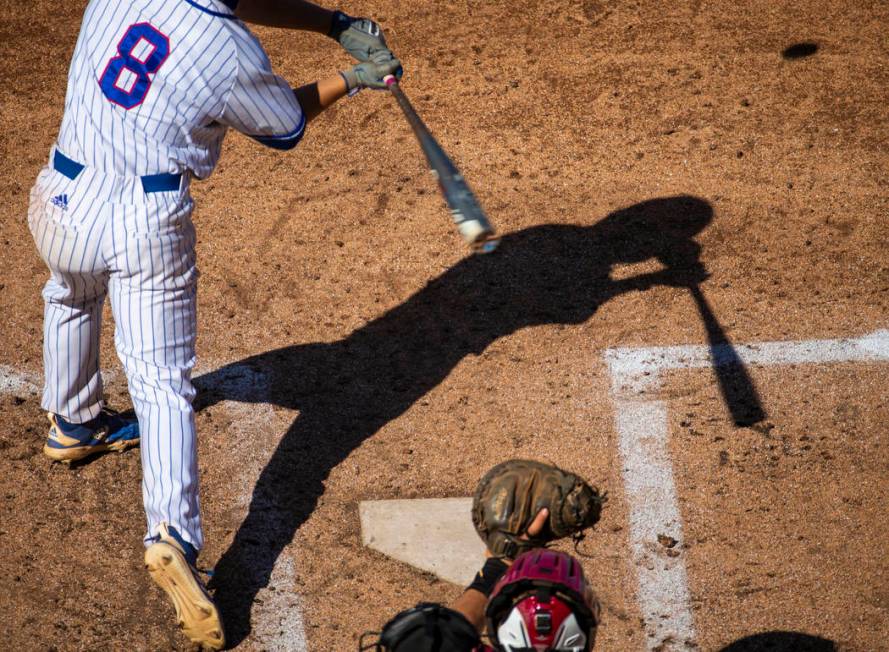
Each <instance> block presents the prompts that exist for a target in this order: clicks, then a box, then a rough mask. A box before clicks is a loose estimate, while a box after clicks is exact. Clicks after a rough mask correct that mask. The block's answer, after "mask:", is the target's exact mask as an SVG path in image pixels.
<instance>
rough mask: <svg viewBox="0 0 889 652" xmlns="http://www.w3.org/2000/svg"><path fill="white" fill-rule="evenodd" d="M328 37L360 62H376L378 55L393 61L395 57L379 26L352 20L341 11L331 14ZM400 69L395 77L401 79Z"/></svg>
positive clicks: (362, 19)
mask: <svg viewBox="0 0 889 652" xmlns="http://www.w3.org/2000/svg"><path fill="white" fill-rule="evenodd" d="M328 36H330V38H332V39H333V40H335V41H336V42H337V43H339V44H340V45H342V46H343V49H344V50H345V51H346V52H348V53H349V54H351V55H352V56H353V57H354V58H355V59H357V60H358V61H361V62H368V61H374V60H377V56H378V55H382V54H386V55H387V57H388V58H390V59H394V58H395V55H394V54H392V50H390V49H389V46H388V45H386V37H385V36H384V35H383V30H382V29H381V28H380V26H379V24H378V23H376V22H374V21H372V20H371V19H369V18H352V17H351V16H348V15H346V14H344V13H343V12H342V11H336V12H334V14H333V20H332V21H331V23H330V32H329V33H328ZM401 73H402V71H401V69H400V68H399V69H398V71H396V73H393V74H395V76H396V77H397V78H398V79H401Z"/></svg>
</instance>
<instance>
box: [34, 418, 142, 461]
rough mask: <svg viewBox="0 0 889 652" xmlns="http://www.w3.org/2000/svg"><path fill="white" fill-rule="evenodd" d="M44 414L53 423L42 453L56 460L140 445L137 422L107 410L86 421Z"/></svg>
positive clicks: (68, 459)
mask: <svg viewBox="0 0 889 652" xmlns="http://www.w3.org/2000/svg"><path fill="white" fill-rule="evenodd" d="M47 417H49V422H50V424H52V425H51V426H50V428H49V436H47V438H46V444H45V445H44V446H43V452H44V453H45V454H46V455H47V457H49V458H51V459H52V460H55V461H56V462H76V461H77V460H82V459H84V458H86V457H89V456H90V455H96V454H98V453H104V452H106V451H123V450H126V449H128V448H131V447H133V446H136V445H138V444H139V422H138V421H136V420H135V419H127V418H124V417H122V416H120V415H119V414H117V413H116V412H112V411H111V410H108V409H103V410H102V412H101V414H99V416H97V417H96V418H95V419H92V420H90V421H87V422H86V423H68V422H67V421H65V420H64V419H63V418H62V417H60V416H58V415H57V414H52V413H51V412H50V413H48V414H47Z"/></svg>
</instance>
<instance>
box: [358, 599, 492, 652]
mask: <svg viewBox="0 0 889 652" xmlns="http://www.w3.org/2000/svg"><path fill="white" fill-rule="evenodd" d="M373 635H374V634H371V636H373ZM366 636H367V634H365V635H363V636H362V637H361V640H360V641H359V643H358V650H359V652H361V651H362V650H376V651H377V652H380V651H383V652H472V651H473V650H475V649H476V646H478V645H480V644H481V641H480V640H479V636H478V632H477V631H476V630H475V627H473V626H472V624H471V623H470V622H469V621H468V620H466V617H465V616H464V615H463V614H461V613H459V612H457V611H454V610H453V609H448V608H447V607H443V606H441V605H440V604H433V603H431V602H421V603H419V604H418V605H417V606H416V607H412V608H411V609H407V610H406V611H402V612H401V613H400V614H398V615H397V616H395V617H394V618H393V619H392V620H390V621H389V622H388V623H386V624H385V626H384V627H383V631H382V632H380V634H379V638H378V640H375V641H371V642H370V643H368V644H365V643H364V639H365V637H366Z"/></svg>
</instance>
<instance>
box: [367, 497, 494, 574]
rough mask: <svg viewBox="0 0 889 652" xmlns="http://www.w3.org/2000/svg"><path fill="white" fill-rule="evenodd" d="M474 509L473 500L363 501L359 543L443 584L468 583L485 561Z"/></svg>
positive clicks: (483, 546) (483, 547)
mask: <svg viewBox="0 0 889 652" xmlns="http://www.w3.org/2000/svg"><path fill="white" fill-rule="evenodd" d="M471 510H472V498H423V499H416V500H369V501H362V502H361V503H359V504H358V514H359V516H360V518H361V541H362V543H364V545H366V546H367V547H369V548H373V549H374V550H377V551H379V552H381V553H383V554H384V555H387V556H389V557H392V558H393V559H397V560H398V561H403V562H404V563H406V564H410V565H411V566H414V567H416V568H419V569H421V570H424V571H428V572H430V573H434V574H435V575H437V576H438V577H440V578H441V579H443V580H447V581H448V582H453V583H454V584H460V585H466V584H469V583H470V582H471V581H472V578H474V577H475V574H476V573H477V572H478V569H479V568H481V565H482V563H483V562H484V558H485V544H484V543H482V541H481V539H479V536H478V534H476V532H475V528H473V526H472V516H471Z"/></svg>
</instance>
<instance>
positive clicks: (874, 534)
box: [0, 0, 889, 652]
mask: <svg viewBox="0 0 889 652" xmlns="http://www.w3.org/2000/svg"><path fill="white" fill-rule="evenodd" d="M170 1H178V0H170ZM84 5H85V2H83V1H82V0H81V1H80V2H75V3H69V4H63V3H54V2H53V3H51V2H48V1H47V0H35V1H34V2H28V3H21V4H18V5H16V6H13V3H11V2H0V60H2V61H3V64H2V66H0V127H2V128H0V152H2V160H3V163H4V166H3V171H2V174H0V197H2V198H3V202H2V204H0V226H2V231H3V235H2V239H0V253H2V256H3V259H4V270H3V272H2V274H0V314H3V316H4V317H3V320H2V331H0V333H2V337H0V423H2V428H0V496H2V497H3V510H2V517H0V640H2V641H3V642H4V645H3V648H4V649H19V650H50V649H54V650H98V649H103V650H104V649H114V650H160V649H186V648H185V644H184V642H183V640H182V638H181V637H180V636H179V635H178V633H177V632H175V631H174V629H173V617H172V613H171V611H172V610H171V608H170V607H169V605H168V604H167V602H166V600H165V598H164V597H163V596H162V595H161V594H160V592H159V591H158V590H157V589H156V588H155V587H154V585H153V584H152V583H151V582H150V581H149V578H148V576H147V574H146V573H145V572H144V571H143V570H142V568H141V554H142V549H141V537H142V533H143V528H144V515H143V513H142V507H141V496H140V473H141V471H140V465H139V458H138V455H137V454H134V453H128V454H125V455H108V456H104V457H101V458H99V459H97V460H95V461H94V462H92V463H90V464H86V465H83V466H80V467H75V468H74V469H68V468H65V467H62V466H53V465H51V464H50V463H49V462H48V461H47V460H46V459H45V458H44V457H43V455H42V454H41V452H40V448H41V446H42V442H43V437H44V436H45V430H44V428H45V425H46V422H45V418H44V417H43V416H42V414H41V410H40V406H39V394H38V393H37V390H36V385H39V383H40V374H41V348H40V347H41V323H42V302H41V299H40V288H41V285H42V283H43V282H44V281H45V278H46V271H45V268H44V266H43V264H42V263H41V261H40V259H39V258H38V256H37V253H36V251H35V249H34V247H33V244H32V241H31V238H30V235H29V234H28V229H27V225H26V211H27V198H28V189H29V188H30V186H31V184H32V183H33V180H34V178H35V176H36V174H37V171H38V170H39V168H40V166H41V165H42V164H43V163H44V162H45V160H46V157H47V154H48V152H49V148H50V146H51V145H52V142H53V139H54V137H55V135H56V132H57V128H58V124H59V120H60V117H61V111H62V107H63V101H64V92H65V80H66V72H67V65H68V59H69V56H70V53H71V51H72V50H73V46H74V42H75V39H76V35H77V26H78V25H79V21H80V15H81V13H82V10H83V6H84ZM674 5H676V6H674ZM344 9H345V10H347V11H351V12H353V13H357V14H369V15H373V16H375V17H377V18H378V19H379V20H380V21H381V22H382V23H383V24H384V26H385V27H387V28H388V30H389V34H390V37H389V40H390V43H391V45H392V46H393V49H394V50H395V51H396V52H397V53H398V54H399V55H400V56H401V57H402V59H403V61H404V63H405V68H406V77H405V79H404V83H403V87H404V90H405V91H406V93H408V95H409V96H410V97H411V99H412V101H413V102H414V104H415V105H416V108H417V110H418V111H419V112H420V114H421V115H422V116H423V117H424V118H425V120H426V121H427V122H428V124H429V125H430V127H431V128H432V130H433V131H434V133H435V134H436V135H437V136H438V137H439V140H440V141H441V143H442V144H443V146H444V147H445V149H447V150H448V152H450V153H451V154H452V155H453V157H454V158H455V160H456V162H457V163H458V165H459V166H460V167H461V169H462V171H463V172H464V174H465V176H466V177H467V179H468V180H469V181H470V183H471V184H472V185H473V186H474V189H475V190H476V192H477V195H478V196H479V198H480V200H481V201H482V203H483V204H484V205H485V207H486V208H487V209H488V212H489V213H490V216H491V218H492V220H493V221H494V222H496V224H497V225H498V226H499V227H500V229H501V230H502V231H503V232H504V234H505V235H504V238H503V243H502V245H501V249H500V251H498V252H497V253H496V254H494V255H492V256H489V257H484V258H467V257H466V251H465V249H464V248H463V247H462V246H461V244H460V242H459V240H458V238H457V236H456V235H455V233H454V230H453V227H452V226H451V224H450V218H449V216H448V215H447V212H446V211H445V210H444V208H443V206H442V202H441V200H440V198H439V195H438V193H437V191H436V189H435V186H434V182H433V180H432V179H431V177H430V176H429V175H428V173H427V172H426V171H425V168H424V163H423V160H422V155H421V153H420V151H419V149H418V147H417V145H416V143H415V141H414V139H413V137H412V135H411V133H410V131H409V128H408V127H407V125H406V124H405V123H404V120H403V118H402V117H401V115H400V114H399V112H398V111H397V108H396V106H395V104H394V102H393V100H392V98H391V97H388V96H387V95H386V94H385V93H377V94H374V93H370V92H365V93H362V94H360V95H359V96H358V97H357V98H353V99H351V100H348V101H343V102H341V103H340V104H339V105H338V106H336V107H335V108H334V109H332V110H330V111H329V112H328V113H327V114H326V115H324V116H322V117H321V118H319V119H318V120H317V121H315V122H313V123H312V124H311V125H310V126H309V128H308V131H307V134H306V138H305V140H304V141H303V143H301V144H300V146H299V147H298V148H297V149H296V150H295V151H293V152H290V153H285V154H282V153H280V152H276V151H273V150H269V149H265V148H262V147H261V146H260V145H258V144H256V143H254V142H252V141H250V140H248V139H246V138H243V137H241V136H238V135H234V134H233V135H231V136H230V137H229V138H228V140H227V141H226V146H225V151H224V154H223V157H222V161H221V164H220V166H219V168H218V169H217V171H216V173H215V174H214V175H213V177H212V178H211V179H210V180H208V181H206V182H203V183H198V184H195V186H194V194H195V198H196V201H197V205H198V208H197V211H196V213H195V222H196V225H197V229H198V236H199V245H198V257H199V266H200V268H201V271H202V279H201V284H200V292H199V339H198V353H199V357H200V363H199V373H198V374H197V377H198V380H197V384H198V386H199V390H200V395H199V398H198V408H199V413H198V429H199V437H200V456H201V457H200V468H201V473H202V484H201V488H202V497H201V500H202V506H203V511H204V519H205V528H206V540H207V548H206V549H205V551H204V553H203V555H202V559H203V561H204V563H205V564H207V565H215V566H216V576H215V580H214V584H215V586H216V590H217V596H218V598H219V600H220V602H221V605H222V607H223V609H224V611H225V614H226V618H227V622H228V625H229V630H230V632H229V633H230V635H231V637H232V638H233V640H234V641H235V642H236V643H238V644H239V645H240V648H239V649H244V650H261V649H284V648H285V647H288V646H289V647H291V648H295V649H299V648H300V647H302V646H303V643H302V642H301V641H302V640H303V639H306V640H307V641H308V643H307V646H308V649H310V650H312V651H313V652H314V651H316V650H317V651H319V652H320V651H328V650H338V651H339V650H351V649H354V648H355V645H356V642H357V640H358V636H359V634H360V633H361V632H362V631H365V630H368V629H374V628H378V627H379V626H380V624H381V623H382V622H384V621H385V620H387V618H388V617H389V616H391V615H392V614H394V613H395V612H396V611H398V610H400V609H402V608H404V607H407V606H410V605H412V604H414V603H415V602H417V601H419V600H434V601H443V600H450V599H453V598H454V597H456V596H457V595H458V594H459V592H460V587H457V586H454V585H451V584H448V583H446V582H443V581H441V580H438V579H436V578H435V577H434V576H431V575H428V574H425V573H422V572H419V571H416V570H414V569H412V568H411V567H409V566H407V565H404V564H401V563H399V562H396V561H393V560H391V559H388V558H385V557H383V556H382V555H379V554H377V553H375V552H372V551H370V550H368V549H366V548H363V547H362V546H361V543H360V542H361V538H360V532H359V521H358V515H357V505H358V501H360V500H368V499H385V498H415V497H416V498H419V497H443V496H466V495H469V494H470V493H471V491H472V489H473V487H474V485H475V482H476V481H477V479H478V478H479V477H480V476H481V475H482V473H483V472H484V471H485V470H486V469H487V468H489V467H490V466H492V465H493V464H495V463H497V462H499V461H501V460H503V459H504V458H507V457H532V458H538V459H543V460H549V461H552V462H554V463H557V464H560V465H563V466H566V467H568V468H571V469H572V470H574V471H577V472H579V473H581V474H583V475H584V476H586V477H588V478H590V479H591V480H593V481H594V482H595V483H597V484H599V485H601V486H603V487H605V488H607V489H608V490H609V491H610V493H611V497H612V498H611V501H610V502H609V504H608V506H607V509H606V510H605V514H604V516H603V520H602V523H601V525H600V526H598V528H597V532H596V534H595V535H594V536H593V537H591V538H590V539H589V540H587V541H586V542H585V543H584V544H583V547H582V550H583V551H584V552H585V553H587V554H588V555H589V557H587V558H585V560H584V566H585V568H586V570H587V572H588V574H589V576H590V577H591V579H592V580H593V582H594V584H595V586H596V588H597V591H598V593H599V594H600V597H601V598H602V600H603V604H604V607H605V609H604V623H603V626H602V628H601V630H600V635H599V639H598V641H599V645H598V646H597V649H602V650H637V649H644V648H646V647H648V648H651V649H657V646H658V645H659V646H661V647H660V648H659V649H662V650H674V649H675V650H682V649H692V648H694V647H695V646H697V648H698V649H702V650H721V649H723V648H726V649H727V650H730V651H731V652H739V651H741V650H745V651H750V650H760V649H763V650H765V649H769V650H797V649H811V650H819V651H820V650H830V649H840V650H845V651H852V650H854V651H860V652H869V651H874V650H889V644H887V643H886V640H887V635H889V626H887V623H889V574H887V572H889V571H887V563H886V560H887V559H889V547H887V543H886V537H885V531H884V530H885V526H884V524H885V523H886V522H889V505H887V503H886V500H885V496H886V492H885V485H886V482H887V479H889V439H887V429H886V425H885V424H886V423H887V421H889V400H887V398H889V396H887V390H886V386H887V383H886V379H887V373H889V367H887V366H886V365H885V364H872V365H866V366H865V365H860V364H856V363H839V364H818V365H808V366H804V365H797V366H784V367H768V368H765V367H763V368H759V367H750V368H747V369H743V368H742V369H735V370H734V371H735V374H734V376H733V377H732V378H731V379H728V380H727V381H726V383H725V384H724V385H720V380H719V377H718V374H717V373H714V372H713V371H711V370H707V369H704V370H696V371H692V370H683V371H676V372H671V373H670V374H669V378H667V379H666V380H664V381H663V383H662V387H661V398H662V400H663V401H664V402H665V403H666V404H667V405H668V423H667V426H666V427H667V429H668V433H669V442H670V443H669V453H670V456H671V457H672V463H673V469H674V474H675V482H676V492H677V496H678V501H679V506H680V509H681V513H682V519H683V522H684V526H685V527H684V540H683V541H681V542H679V545H678V547H677V550H681V551H682V553H681V554H682V555H684V560H685V564H686V567H687V572H688V589H689V593H690V596H691V613H692V615H693V618H694V632H695V636H694V639H693V640H690V641H682V640H672V639H671V640H659V641H653V640H652V639H651V638H650V637H649V636H647V634H646V625H645V622H643V613H642V611H640V606H639V605H640V600H639V598H640V596H639V593H640V590H639V586H638V584H637V570H638V569H637V567H636V562H635V561H634V559H633V557H632V555H631V554H630V546H629V540H630V532H629V527H628V522H629V514H630V510H631V506H630V504H629V501H628V498H627V495H626V491H625V488H624V479H623V468H622V464H623V463H622V458H621V457H620V455H619V453H618V445H619V436H618V432H617V428H616V426H615V403H614V400H613V397H612V386H611V377H610V375H609V370H608V367H607V365H606V363H605V361H604V359H603V353H604V352H605V351H606V350H607V349H610V348H614V347H630V346H639V347H648V346H663V345H679V344H708V343H712V342H721V343H723V344H724V343H726V342H728V343H735V344H743V343H749V342H761V341H781V340H809V339H821V338H845V337H853V336H854V337H858V336H862V335H866V334H868V333H872V332H874V331H877V330H879V329H885V328H887V327H889V310H887V308H889V253H887V252H889V220H887V217H889V192H887V188H889V136H887V131H886V125H887V124H889V109H887V107H889V39H887V36H886V25H887V24H889V5H887V3H885V2H878V1H872V2H866V1H861V2H854V3H840V2H827V1H825V0H808V1H805V0H804V1H802V2H798V3H774V2H766V1H764V0H755V1H753V2H727V1H722V0H720V1H714V2H701V1H700V0H697V1H690V2H683V3H672V4H671V3H661V2H652V1H649V0H643V1H636V2H629V3H618V2H615V1H612V0H599V1H592V0H583V1H579V0H577V1H571V2H569V1H568V0H553V1H550V2H539V1H534V2H526V3H511V2H505V1H499V0H497V1H493V2H477V1H475V0H473V1H471V2H470V1H467V2H451V3H435V2H426V1H425V0H423V1H417V2H411V3H404V2H395V1H394V0H383V1H381V2H377V3H365V4H360V5H359V4H354V3H350V4H348V5H347V6H345V7H344ZM256 31H257V32H258V34H259V35H260V36H261V38H262V41H263V43H264V44H265V45H266V47H267V49H268V52H269V54H270V56H271V58H272V61H273V63H274V64H275V65H276V67H277V69H278V70H279V72H280V73H281V74H283V75H284V76H285V77H286V78H287V79H289V80H291V81H293V82H294V84H297V83H302V82H304V81H307V80H311V79H314V78H316V77H318V76H321V75H323V74H327V73H329V72H330V71H332V70H335V69H337V68H342V67H344V66H345V65H346V63H347V61H346V58H345V55H344V54H343V53H342V52H340V50H339V48H338V46H336V44H334V43H332V42H329V41H326V40H324V39H321V38H320V37H316V36H312V35H304V34H293V33H286V32H281V31H274V30H262V29H261V30H256ZM801 43H810V44H813V45H812V46H808V47H797V48H796V49H793V50H790V51H789V53H788V55H787V56H782V52H784V51H785V50H786V49H787V48H789V47H791V46H794V45H798V44H801ZM797 54H799V55H802V56H796V55H797ZM696 293H697V295H696ZM696 296H697V298H696ZM112 328H113V324H112V323H111V320H110V318H109V319H108V320H106V332H105V337H104V340H103V351H102V355H103V361H104V364H105V366H106V367H107V368H108V369H109V370H110V371H111V372H112V374H116V375H112V377H111V378H110V381H109V383H108V394H109V401H110V404H111V405H112V406H114V407H118V408H124V409H125V408H127V407H129V399H128V397H127V394H126V386H125V382H124V380H123V378H122V374H121V371H120V365H119V363H118V362H117V360H116V357H115V354H114V351H113V348H112V341H111V332H112ZM745 379H747V380H749V382H747V381H746V380H745ZM723 380H725V379H723ZM738 424H740V425H738ZM802 635H805V636H802ZM806 646H808V647H806Z"/></svg>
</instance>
